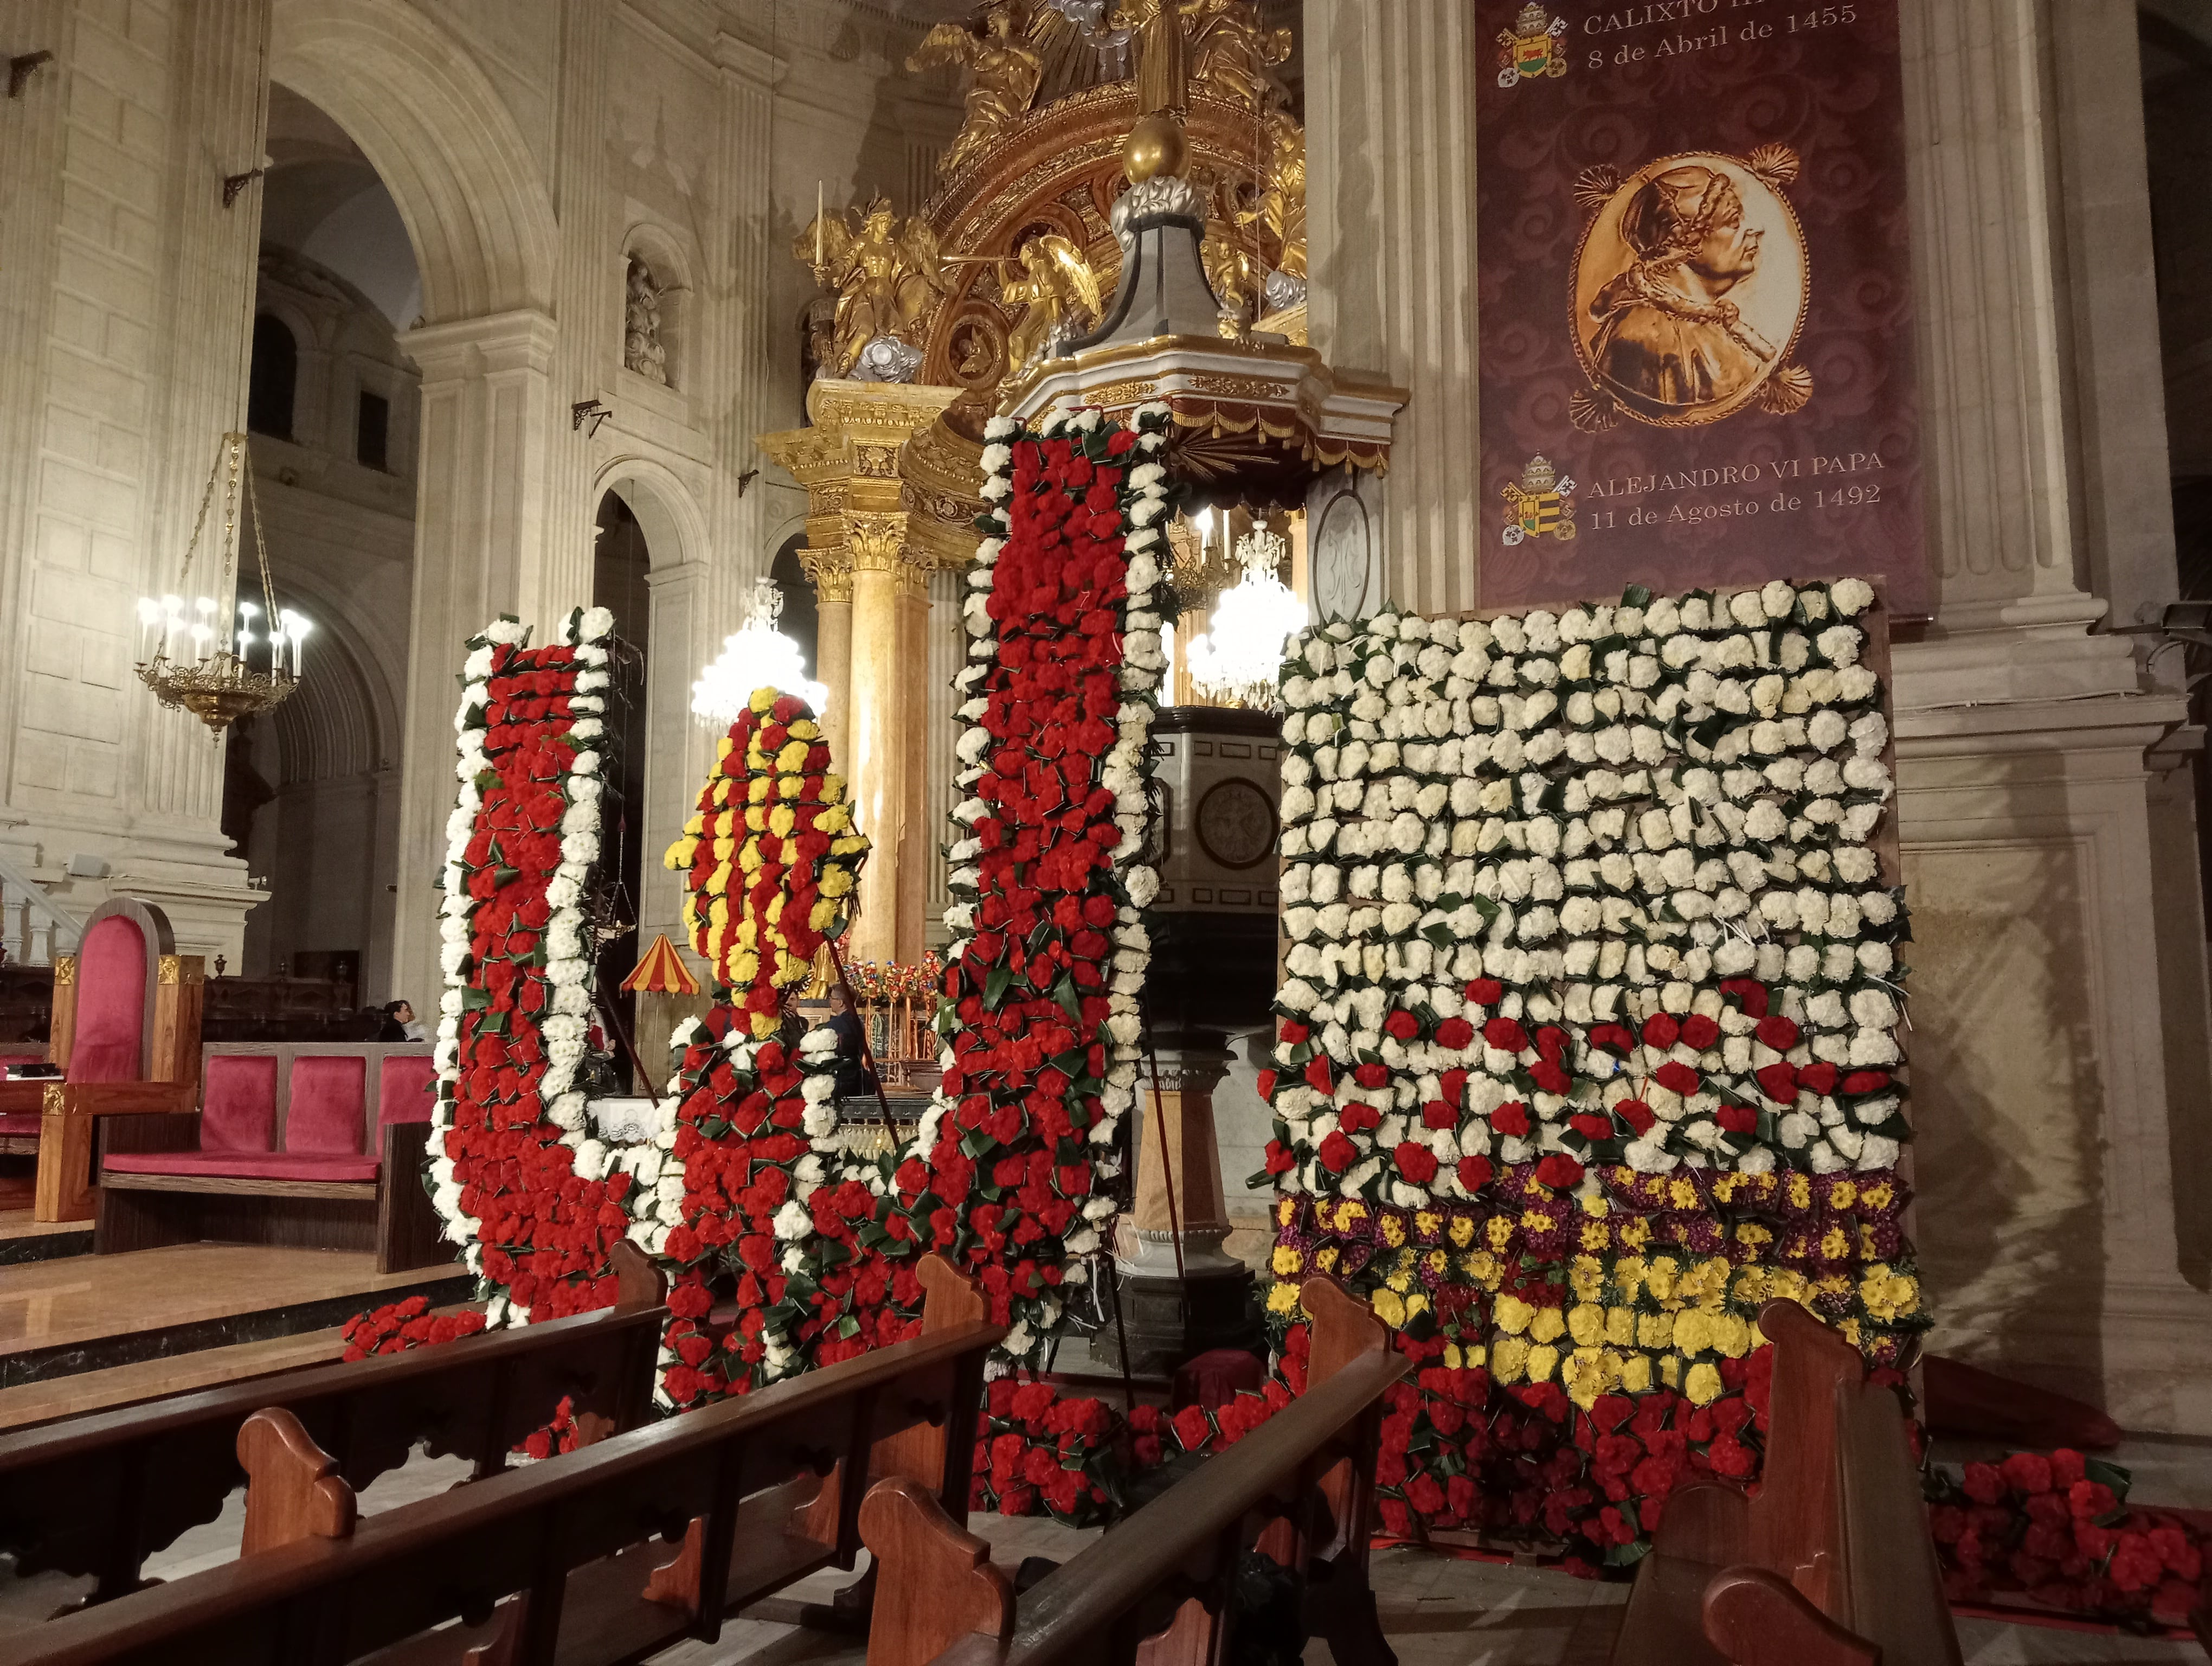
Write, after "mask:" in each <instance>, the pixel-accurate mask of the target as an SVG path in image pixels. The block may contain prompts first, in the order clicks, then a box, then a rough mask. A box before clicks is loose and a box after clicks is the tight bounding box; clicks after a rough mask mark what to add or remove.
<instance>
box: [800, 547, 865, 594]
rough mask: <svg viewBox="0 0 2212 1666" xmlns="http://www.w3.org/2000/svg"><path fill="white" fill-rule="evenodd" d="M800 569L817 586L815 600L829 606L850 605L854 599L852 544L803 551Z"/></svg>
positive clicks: (801, 551) (801, 552) (815, 587)
mask: <svg viewBox="0 0 2212 1666" xmlns="http://www.w3.org/2000/svg"><path fill="white" fill-rule="evenodd" d="M799 571H800V572H802V573H804V574H805V575H806V576H807V579H808V580H809V581H811V583H812V584H813V586H814V599H815V600H816V601H817V602H820V603H822V604H823V605H825V606H835V605H837V604H839V603H841V602H842V603H844V604H846V605H850V604H851V602H852V599H853V551H852V550H851V548H850V546H848V545H846V544H832V545H830V547H829V548H828V549H826V550H815V549H811V548H810V549H804V550H800V551H799Z"/></svg>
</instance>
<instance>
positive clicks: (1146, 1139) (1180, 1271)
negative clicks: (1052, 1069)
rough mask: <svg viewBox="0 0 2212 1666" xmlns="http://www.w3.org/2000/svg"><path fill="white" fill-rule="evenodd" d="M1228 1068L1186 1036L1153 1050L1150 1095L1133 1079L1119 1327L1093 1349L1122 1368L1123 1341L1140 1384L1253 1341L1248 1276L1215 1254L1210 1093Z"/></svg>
mask: <svg viewBox="0 0 2212 1666" xmlns="http://www.w3.org/2000/svg"><path fill="white" fill-rule="evenodd" d="M1230 1062H1231V1061H1230V1055H1229V1053H1228V1050H1227V1049H1225V1048H1224V1047H1222V1046H1221V1045H1220V1043H1219V1042H1218V1039H1216V1038H1214V1037H1192V1038H1189V1039H1188V1040H1186V1041H1184V1042H1183V1043H1181V1044H1178V1045H1175V1046H1170V1047H1164V1048H1162V1049H1160V1052H1159V1079H1158V1088H1157V1090H1155V1087H1154V1085H1153V1083H1152V1079H1151V1074H1150V1073H1149V1072H1146V1073H1145V1075H1144V1076H1143V1077H1142V1078H1140V1080H1139V1087H1138V1092H1137V1107H1136V1110H1135V1112H1134V1113H1133V1114H1134V1115H1135V1116H1136V1118H1137V1130H1138V1131H1137V1141H1136V1143H1137V1195H1136V1203H1135V1206H1134V1207H1133V1208H1132V1209H1131V1210H1130V1212H1129V1216H1128V1218H1127V1219H1126V1220H1125V1221H1124V1222H1123V1223H1122V1225H1121V1231H1120V1233H1119V1235H1118V1237H1117V1241H1116V1243H1115V1256H1114V1271H1115V1278H1116V1280H1118V1282H1119V1286H1120V1291H1121V1327H1120V1329H1119V1330H1117V1329H1116V1327H1115V1325H1114V1324H1113V1322H1111V1320H1110V1319H1109V1322H1107V1324H1106V1326H1105V1327H1104V1328H1103V1329H1102V1330H1101V1331H1100V1332H1099V1333H1098V1335H1097V1337H1096V1338H1095V1339H1094V1340H1093V1341H1092V1342H1091V1355H1092V1357H1093V1358H1094V1359H1097V1360H1099V1361H1100V1362H1101V1363H1102V1364H1103V1365H1106V1366H1107V1367H1108V1368H1109V1369H1113V1370H1119V1369H1121V1367H1122V1365H1123V1364H1124V1363H1125V1361H1124V1357H1123V1353H1122V1347H1121V1344H1122V1339H1123V1336H1124V1335H1126V1336H1127V1344H1128V1351H1127V1359H1126V1364H1127V1369H1128V1371H1129V1372H1130V1373H1131V1375H1133V1376H1138V1377H1164V1376H1167V1375H1169V1374H1170V1373H1172V1372H1173V1371H1174V1370H1175V1368H1176V1366H1177V1365H1181V1364H1182V1362H1183V1361H1184V1360H1186V1359H1191V1358H1192V1357H1193V1356H1194V1355H1197V1354H1200V1353H1205V1352H1206V1350H1208V1349H1209V1348H1218V1347H1248V1346H1250V1345H1252V1344H1253V1343H1255V1342H1256V1341H1258V1336H1259V1326H1258V1323H1257V1320H1256V1315H1255V1311H1254V1309H1253V1304H1252V1274H1251V1273H1250V1271H1249V1269H1248V1268H1246V1267H1245V1266H1244V1264H1243V1262H1239V1261H1237V1259H1236V1258H1235V1257H1234V1256H1230V1255H1228V1254H1227V1253H1226V1252H1225V1251H1224V1249H1222V1243H1223V1240H1225V1238H1227V1237H1228V1236H1229V1232H1230V1225H1229V1211H1228V1208H1227V1207H1226V1204H1225V1201H1224V1200H1223V1197H1222V1192H1221V1153H1220V1151H1219V1149H1218V1146H1216V1144H1215V1141H1214V1137H1213V1090H1214V1088H1215V1086H1216V1085H1218V1083H1219V1082H1220V1080H1221V1079H1222V1078H1223V1077H1224V1076H1225V1075H1227V1074H1228V1073H1229V1066H1230ZM1170 1197H1172V1199H1173V1207H1172V1208H1170ZM1178 1242H1179V1243H1180V1248H1181V1251H1182V1253H1181V1256H1180V1257H1178V1256H1177V1253H1176V1251H1177V1248H1178Z"/></svg>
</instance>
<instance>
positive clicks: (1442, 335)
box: [1302, 0, 1493, 613]
mask: <svg viewBox="0 0 2212 1666" xmlns="http://www.w3.org/2000/svg"><path fill="white" fill-rule="evenodd" d="M1302 34H1303V38H1304V46H1305V62H1306V152H1307V158H1308V160H1307V173H1306V239H1307V246H1306V270H1307V273H1308V277H1309V279H1310V284H1311V288H1310V293H1309V297H1308V307H1309V313H1308V317H1309V328H1310V338H1311V341H1312V344H1313V346H1314V347H1315V349H1316V350H1318V351H1319V352H1320V353H1321V355H1322V357H1323V358H1325V359H1327V360H1328V362H1329V363H1330V364H1331V365H1332V366H1333V367H1334V368H1335V369H1336V370H1337V371H1338V372H1340V373H1345V372H1364V373H1366V374H1370V375H1374V376H1379V377H1380V378H1381V379H1382V380H1385V381H1388V382H1390V383H1393V384H1395V385H1396V386H1401V387H1404V388H1407V389H1408V390H1410V391H1411V393H1412V398H1411V399H1410V401H1409V402H1408V403H1407V406H1406V408H1405V410H1403V411H1402V412H1401V413H1400V416H1399V417H1398V427H1397V432H1396V435H1395V438H1394V440H1393V441H1392V444H1391V449H1390V472H1389V476H1388V477H1387V478H1385V479H1384V480H1383V481H1382V482H1380V483H1363V485H1362V492H1361V495H1362V496H1363V498H1364V497H1365V496H1367V495H1368V487H1369V485H1370V484H1372V485H1373V488H1374V492H1375V496H1376V500H1377V502H1376V507H1377V508H1379V512H1380V513H1379V520H1380V522H1381V525H1380V529H1379V530H1380V533H1381V539H1382V544H1383V550H1384V552H1385V555H1384V560H1385V562H1386V568H1385V573H1384V582H1383V586H1382V590H1383V593H1387V594H1388V595H1389V596H1391V597H1393V598H1395V599H1396V600H1398V601H1399V602H1401V603H1402V604H1404V605H1407V606H1408V607H1410V608H1412V609H1413V610H1414V611H1418V612H1422V613H1450V612H1456V611H1461V610H1462V609H1466V608H1469V607H1472V606H1474V601H1475V560H1476V557H1475V551H1476V550H1477V549H1478V548H1479V544H1480V541H1479V539H1478V538H1477V537H1476V526H1477V521H1476V510H1477V508H1478V507H1479V506H1478V505H1477V504H1476V502H1475V501H1474V492H1473V491H1472V490H1471V489H1470V484H1469V483H1470V481H1471V479H1472V477H1473V472H1474V457H1475V455H1476V450H1477V429H1476V386H1475V323H1474V311H1475V271H1474V95H1475V88H1476V85H1477V83H1478V82H1480V81H1482V80H1483V79H1485V78H1487V77H1488V76H1491V75H1492V73H1493V70H1492V66H1491V64H1490V58H1491V48H1490V46H1488V45H1486V44H1485V43H1483V42H1480V41H1479V40H1477V39H1476V32H1475V27H1474V7H1472V6H1471V5H1469V4H1468V3H1467V0H1389V4H1387V5H1376V4H1373V3H1371V0H1305V27H1304V30H1303V31H1302ZM1378 599H1379V597H1378Z"/></svg>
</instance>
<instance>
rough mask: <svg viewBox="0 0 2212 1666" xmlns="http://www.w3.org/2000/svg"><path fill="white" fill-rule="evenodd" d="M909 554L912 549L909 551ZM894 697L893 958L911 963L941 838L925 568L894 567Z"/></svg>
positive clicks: (920, 942)
mask: <svg viewBox="0 0 2212 1666" xmlns="http://www.w3.org/2000/svg"><path fill="white" fill-rule="evenodd" d="M910 553H911V552H910ZM897 576H898V615H899V617H898V690H899V691H898V702H899V719H900V727H901V730H902V734H901V739H900V741H899V751H900V755H901V757H902V759H903V765H902V770H903V773H902V778H901V781H900V783H899V864H898V875H899V881H898V958H899V959H900V960H901V961H902V962H905V963H906V964H909V965H911V964H913V963H914V962H915V961H917V960H919V959H921V952H922V950H923V948H924V947H925V946H927V929H928V915H929V858H930V853H931V851H932V850H933V848H935V847H936V846H937V845H938V844H939V843H941V842H943V841H942V838H941V836H940V835H939V831H938V827H939V823H938V822H937V820H936V819H935V818H933V817H932V816H931V814H930V813H929V724H930V715H931V713H932V711H933V708H934V702H933V701H932V700H931V698H930V687H929V617H930V612H931V607H930V599H929V579H930V574H929V569H928V568H927V566H926V565H922V564H921V563H918V562H915V561H913V560H908V561H905V562H901V563H900V566H899V570H898V575H897Z"/></svg>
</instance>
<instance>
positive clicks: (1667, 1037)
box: [1644, 1012, 1682, 1047]
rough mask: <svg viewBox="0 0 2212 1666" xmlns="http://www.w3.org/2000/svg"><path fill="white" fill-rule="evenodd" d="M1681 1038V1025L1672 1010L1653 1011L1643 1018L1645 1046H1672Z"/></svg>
mask: <svg viewBox="0 0 2212 1666" xmlns="http://www.w3.org/2000/svg"><path fill="white" fill-rule="evenodd" d="M1681 1038H1682V1026H1681V1025H1680V1023H1678V1022H1677V1021H1676V1019H1675V1018H1674V1014H1673V1013H1672V1012H1654V1013H1653V1014H1652V1015H1651V1016H1650V1018H1646V1019H1644V1045H1645V1046H1646V1047H1672V1046H1673V1045H1674V1043H1676V1042H1678V1041H1680V1039H1681Z"/></svg>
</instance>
